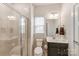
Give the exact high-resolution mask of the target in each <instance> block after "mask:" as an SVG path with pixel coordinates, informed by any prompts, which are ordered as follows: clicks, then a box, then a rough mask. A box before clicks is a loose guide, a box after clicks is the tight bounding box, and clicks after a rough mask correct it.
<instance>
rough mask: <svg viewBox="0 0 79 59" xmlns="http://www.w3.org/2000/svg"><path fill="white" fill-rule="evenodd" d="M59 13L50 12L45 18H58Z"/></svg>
mask: <svg viewBox="0 0 79 59" xmlns="http://www.w3.org/2000/svg"><path fill="white" fill-rule="evenodd" d="M58 16H59V14H58V13H50V14H48V16H47V19H58Z"/></svg>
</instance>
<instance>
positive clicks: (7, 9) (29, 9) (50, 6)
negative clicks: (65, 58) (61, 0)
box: [0, 3, 79, 56]
mask: <svg viewBox="0 0 79 59" xmlns="http://www.w3.org/2000/svg"><path fill="white" fill-rule="evenodd" d="M78 8H79V4H78V3H0V56H79V40H78V34H79V32H78V15H79V14H78V13H79V10H78Z"/></svg>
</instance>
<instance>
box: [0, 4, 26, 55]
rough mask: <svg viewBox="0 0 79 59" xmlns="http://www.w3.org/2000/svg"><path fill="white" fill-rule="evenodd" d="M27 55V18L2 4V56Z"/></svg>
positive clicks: (0, 36) (0, 15) (0, 40)
mask: <svg viewBox="0 0 79 59" xmlns="http://www.w3.org/2000/svg"><path fill="white" fill-rule="evenodd" d="M22 55H27V18H26V17H24V16H23V15H21V14H19V13H17V12H16V11H14V10H12V9H11V8H9V7H8V6H7V5H6V4H0V56H22Z"/></svg>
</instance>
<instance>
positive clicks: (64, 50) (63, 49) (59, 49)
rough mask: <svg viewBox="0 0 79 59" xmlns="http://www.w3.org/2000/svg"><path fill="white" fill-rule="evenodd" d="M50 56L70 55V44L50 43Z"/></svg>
mask: <svg viewBox="0 0 79 59" xmlns="http://www.w3.org/2000/svg"><path fill="white" fill-rule="evenodd" d="M48 56H68V44H61V43H48Z"/></svg>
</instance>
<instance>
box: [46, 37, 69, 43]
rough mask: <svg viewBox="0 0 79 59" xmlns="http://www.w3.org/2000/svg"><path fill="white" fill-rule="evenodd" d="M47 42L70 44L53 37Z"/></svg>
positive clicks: (48, 38) (65, 40)
mask: <svg viewBox="0 0 79 59" xmlns="http://www.w3.org/2000/svg"><path fill="white" fill-rule="evenodd" d="M46 39H47V42H55V43H68V40H67V39H63V40H62V39H53V37H47V38H46Z"/></svg>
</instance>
